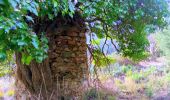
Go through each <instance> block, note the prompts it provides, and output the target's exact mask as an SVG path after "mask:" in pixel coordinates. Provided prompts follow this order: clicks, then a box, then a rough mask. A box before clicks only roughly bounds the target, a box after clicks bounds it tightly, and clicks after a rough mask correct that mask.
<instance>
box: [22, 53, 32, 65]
mask: <svg viewBox="0 0 170 100" xmlns="http://www.w3.org/2000/svg"><path fill="white" fill-rule="evenodd" d="M32 60H33V57H32V56H31V55H26V54H24V53H23V54H22V59H21V61H22V63H24V64H26V65H29V64H30V63H31V61H32Z"/></svg>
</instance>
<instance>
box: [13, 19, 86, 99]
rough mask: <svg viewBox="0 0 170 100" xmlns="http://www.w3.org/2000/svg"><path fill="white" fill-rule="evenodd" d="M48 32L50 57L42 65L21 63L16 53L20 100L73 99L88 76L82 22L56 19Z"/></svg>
mask: <svg viewBox="0 0 170 100" xmlns="http://www.w3.org/2000/svg"><path fill="white" fill-rule="evenodd" d="M56 22H57V23H55V24H53V27H51V26H49V27H50V28H48V29H47V37H48V39H49V52H48V58H47V59H46V60H44V61H43V62H42V63H37V62H35V61H32V62H31V64H30V65H24V64H22V63H21V54H20V53H16V64H17V71H16V99H17V100H26V99H28V100H36V99H39V100H49V99H50V100H70V99H73V98H74V97H76V96H78V95H79V93H78V91H77V89H78V88H79V87H80V86H81V85H82V82H83V80H84V79H85V78H87V77H88V67H87V55H86V38H85V30H84V27H85V25H84V23H83V24H82V21H81V19H74V18H73V19H71V20H68V19H65V18H62V17H58V18H56Z"/></svg>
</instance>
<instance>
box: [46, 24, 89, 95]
mask: <svg viewBox="0 0 170 100" xmlns="http://www.w3.org/2000/svg"><path fill="white" fill-rule="evenodd" d="M55 30H56V31H55V33H52V34H51V35H52V36H49V37H51V38H50V40H52V41H50V48H51V49H50V50H49V55H50V56H49V59H50V60H49V61H50V62H49V63H50V66H51V70H52V76H53V80H54V81H56V82H57V83H59V84H62V85H63V86H59V87H60V88H64V87H67V86H66V85H69V86H70V87H71V88H75V86H79V85H80V84H81V83H82V82H83V81H84V79H86V78H87V71H88V67H87V55H86V51H87V50H86V37H85V33H84V32H81V31H82V30H80V29H78V28H77V27H74V26H63V27H60V28H57V29H55ZM72 92H73V91H72Z"/></svg>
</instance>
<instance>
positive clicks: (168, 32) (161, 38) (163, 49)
mask: <svg viewBox="0 0 170 100" xmlns="http://www.w3.org/2000/svg"><path fill="white" fill-rule="evenodd" d="M155 37H156V40H157V44H158V49H159V51H160V53H161V55H162V56H166V57H169V56H170V52H169V51H170V41H169V39H170V27H168V28H167V29H165V30H163V31H162V32H158V33H156V34H155Z"/></svg>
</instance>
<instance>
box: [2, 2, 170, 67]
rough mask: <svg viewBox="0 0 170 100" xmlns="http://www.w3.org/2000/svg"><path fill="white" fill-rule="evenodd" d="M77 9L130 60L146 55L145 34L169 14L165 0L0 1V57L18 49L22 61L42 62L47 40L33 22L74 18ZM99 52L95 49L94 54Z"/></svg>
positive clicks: (163, 23)
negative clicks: (60, 16)
mask: <svg viewBox="0 0 170 100" xmlns="http://www.w3.org/2000/svg"><path fill="white" fill-rule="evenodd" d="M77 12H78V13H79V14H80V15H81V17H82V18H83V19H84V22H85V23H86V25H87V27H88V29H89V30H90V33H93V34H95V35H96V36H97V37H98V38H99V39H102V38H105V39H109V40H111V41H113V40H116V41H117V43H118V45H119V47H116V46H115V45H114V43H113V47H114V48H116V49H117V51H118V52H119V53H120V54H122V55H123V56H127V57H130V58H132V59H133V60H140V59H143V58H145V57H146V56H147V52H146V47H147V46H148V40H147V33H149V32H151V31H154V30H156V29H162V28H164V27H165V26H166V25H167V22H166V17H167V16H168V15H169V12H168V3H167V1H165V0H0V15H1V16H0V43H1V44H0V59H1V60H2V61H3V60H5V59H6V58H7V53H8V52H20V53H22V62H23V63H25V64H29V63H30V62H31V61H32V60H33V59H34V60H36V61H37V62H42V61H43V60H44V59H45V58H46V57H47V56H48V55H47V52H48V39H47V38H46V36H45V34H46V30H40V31H35V27H37V26H36V25H37V24H39V26H40V27H42V28H43V27H44V25H45V24H46V22H48V21H49V22H52V21H54V20H55V18H56V17H57V16H58V15H59V14H60V15H62V16H63V17H66V16H67V17H68V16H69V17H70V18H74V17H75V14H76V13H77ZM75 18H76V17H75ZM50 24H52V23H50ZM99 42H100V41H99ZM92 45H97V43H94V42H93V43H92ZM101 51H102V50H99V49H97V48H94V50H93V54H94V55H95V53H99V52H101Z"/></svg>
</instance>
